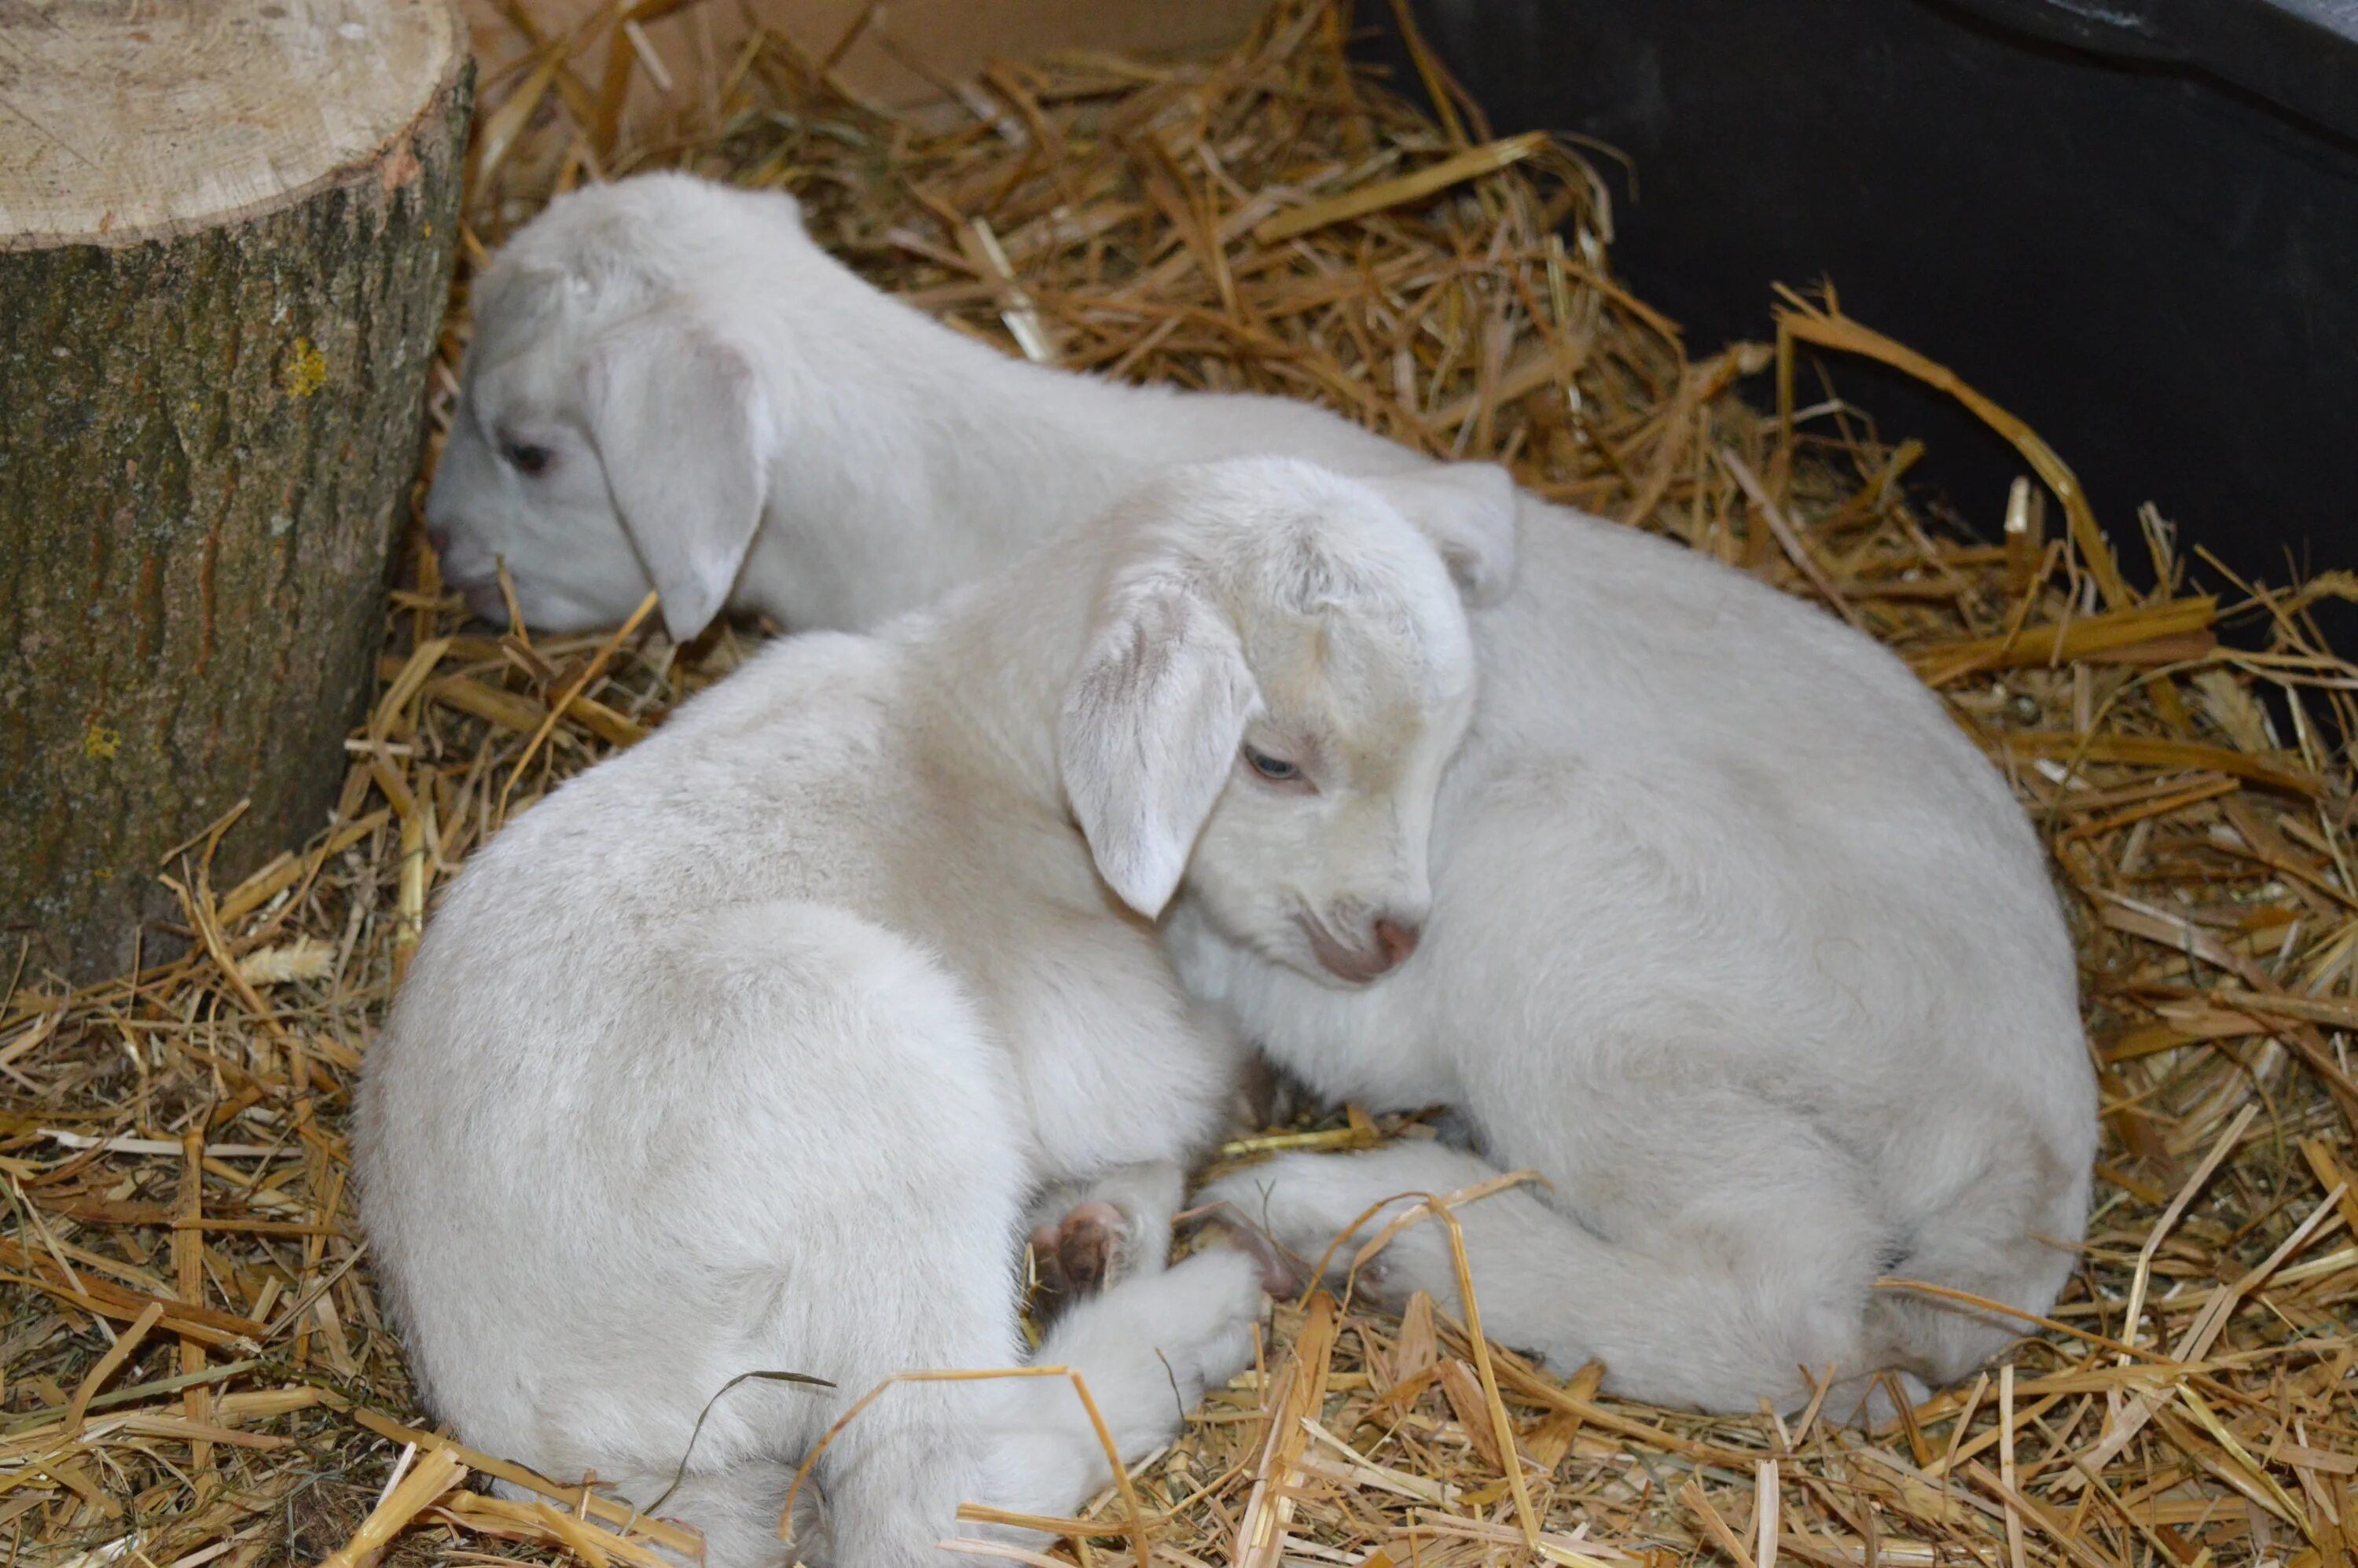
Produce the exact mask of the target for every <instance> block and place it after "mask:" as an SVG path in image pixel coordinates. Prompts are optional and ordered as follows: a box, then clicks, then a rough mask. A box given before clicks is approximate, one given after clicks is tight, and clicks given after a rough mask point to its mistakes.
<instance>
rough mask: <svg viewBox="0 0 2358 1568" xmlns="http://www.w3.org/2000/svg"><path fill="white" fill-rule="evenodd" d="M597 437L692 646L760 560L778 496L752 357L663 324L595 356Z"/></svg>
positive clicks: (672, 615) (642, 553)
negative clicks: (770, 503)
mask: <svg viewBox="0 0 2358 1568" xmlns="http://www.w3.org/2000/svg"><path fill="white" fill-rule="evenodd" d="M588 391H589V397H588V404H589V415H590V434H591V435H592V436H593V437H595V438H596V439H597V442H598V454H599V458H600V460H601V461H602V462H603V464H604V465H605V470H606V486H607V489H608V490H610V491H611V492H612V493H613V497H614V504H615V507H616V509H617V510H618V511H620V512H621V513H622V527H623V529H624V531H625V532H627V533H628V534H629V535H630V536H631V544H632V546H633V547H634V548H635V549H636V550H637V551H638V553H639V561H640V564H641V565H643V566H644V567H645V568H647V576H648V577H649V578H650V579H653V581H654V587H655V592H656V593H657V594H659V595H660V596H661V597H662V600H663V614H664V625H665V629H666V630H668V631H669V632H670V633H671V637H672V641H674V642H676V643H684V642H686V641H687V640H688V639H689V638H690V637H693V636H695V635H696V634H697V633H699V632H701V631H703V630H704V628H705V627H706V626H707V625H708V624H710V623H711V621H712V618H713V617H714V616H716V615H718V614H719V613H720V609H721V606H723V605H724V604H726V603H728V601H729V590H730V588H732V587H733V586H734V585H735V583H736V581H737V574H738V573H739V571H741V570H742V569H743V568H744V565H745V555H746V552H747V551H748V550H750V549H752V545H753V535H754V532H755V530H757V529H758V528H759V527H760V526H761V524H762V507H763V500H764V498H765V496H766V494H767V492H768V490H769V463H768V460H767V452H766V447H767V445H768V442H767V439H766V438H765V436H764V435H763V429H762V427H763V422H764V419H763V416H764V408H763V396H762V391H761V388H760V386H759V385H758V384H756V382H755V380H754V377H753V367H752V365H751V364H750V363H748V362H746V359H745V356H744V355H743V354H741V353H740V352H738V351H736V350H735V349H733V348H731V347H730V346H729V345H728V344H726V343H723V342H720V341H718V340H717V339H715V338H713V337H711V336H709V335H708V334H707V333H705V332H704V331H702V330H698V329H697V328H695V327H692V326H688V325H686V324H683V323H679V322H676V321H670V320H665V319H663V318H661V317H653V318H649V319H642V320H640V321H636V322H633V323H632V324H631V325H630V326H629V327H627V328H624V329H623V330H621V331H619V332H617V333H614V334H613V335H611V336H610V337H609V338H608V339H607V340H606V341H604V342H602V343H600V345H599V346H598V347H597V348H596V349H595V350H594V351H592V354H591V358H590V373H589V377H588Z"/></svg>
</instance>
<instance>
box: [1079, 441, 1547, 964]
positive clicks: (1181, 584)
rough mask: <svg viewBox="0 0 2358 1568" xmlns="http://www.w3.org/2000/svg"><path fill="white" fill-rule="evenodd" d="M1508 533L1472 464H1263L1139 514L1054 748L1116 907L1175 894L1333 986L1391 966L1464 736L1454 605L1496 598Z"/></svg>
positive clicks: (1421, 900) (1494, 488)
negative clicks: (1367, 467) (1385, 472)
mask: <svg viewBox="0 0 2358 1568" xmlns="http://www.w3.org/2000/svg"><path fill="white" fill-rule="evenodd" d="M1514 514H1515V503H1514V492H1513V487H1512V485H1511V483H1510V482H1509V481H1508V479H1507V477H1506V475H1505V473H1504V471H1503V470H1499V469H1497V468H1495V467H1492V466H1490V465H1487V464H1466V465H1462V466H1459V467H1454V468H1444V469H1436V470H1430V471H1426V472H1420V473H1416V474H1412V475H1407V476H1395V477H1391V478H1388V479H1384V480H1379V481H1368V482H1362V481H1353V480H1347V479H1344V478H1342V477H1341V476H1339V475H1336V474H1334V473H1331V472H1329V471H1327V470H1323V469H1319V468H1315V467H1313V466H1311V465H1309V464H1306V463H1302V462H1298V461H1293V460H1283V459H1266V460H1250V461H1239V462H1229V463H1223V464H1215V465H1206V466H1202V467H1188V468H1182V469H1177V470H1171V471H1170V472H1168V473H1167V474H1166V475H1165V476H1164V477H1163V478H1162V479H1161V480H1160V481H1156V482H1153V483H1150V484H1149V485H1148V486H1146V487H1145V488H1144V489H1142V490H1141V491H1140V492H1137V493H1136V494H1134V495H1133V496H1132V497H1131V498H1130V500H1129V502H1127V503H1125V504H1124V505H1123V506H1122V507H1121V508H1120V510H1119V512H1118V514H1117V516H1116V534H1117V536H1118V537H1120V538H1122V539H1124V540H1125V541H1126V542H1127V543H1128V544H1129V546H1130V547H1128V548H1127V549H1125V550H1124V551H1123V553H1122V554H1121V555H1120V557H1118V560H1119V563H1120V564H1119V565H1117V566H1116V567H1115V568H1113V569H1112V570H1111V571H1110V572H1109V574H1108V576H1107V579H1106V580H1105V581H1104V583H1103V584H1102V587H1101V589H1100V592H1099V596H1098V606H1097V612H1096V617H1095V620H1094V622H1093V623H1092V626H1091V630H1090V633H1089V637H1088V642H1087V648H1086V650H1085V652H1084V653H1083V654H1082V656H1081V660H1080V663H1079V665H1078V667H1077V669H1076V672H1075V675H1074V677H1073V680H1072V683H1071V686H1070V687H1069V688H1068V692H1067V695H1066V697H1065V704H1064V709H1063V713H1062V715H1061V718H1060V721H1059V725H1058V733H1057V747H1058V760H1059V763H1060V766H1061V769H1062V773H1063V776H1064V783H1065V792H1066V795H1067V797H1068V798H1069V800H1070V801H1071V803H1072V806H1073V812H1074V815H1075V816H1076V818H1077V819H1078V821H1079V823H1080V825H1081V828H1082V831H1083V832H1084V833H1085V834H1086V835H1087V838H1088V841H1089V846H1090V849H1091V850H1092V852H1093V853H1094V854H1095V856H1096V859H1097V862H1098V869H1099V871H1101V872H1102V873H1103V875H1104V877H1105V879H1106V881H1107V883H1108V884H1109V886H1110V887H1111V888H1112V889H1113V890H1114V892H1116V893H1117V894H1119V895H1120V897H1121V899H1122V900H1123V901H1124V902H1125V903H1129V904H1130V906H1131V907H1132V908H1134V909H1136V910H1138V911H1139V912H1140V913H1141V914H1146V915H1148V916H1150V917H1152V916H1154V915H1158V914H1161V913H1162V911H1163V906H1164V905H1165V904H1166V903H1169V902H1170V900H1171V898H1172V897H1173V895H1174V892H1177V891H1178V889H1179V887H1180V885H1181V882H1182V880H1183V878H1184V881H1185V883H1186V887H1187V890H1188V896H1190V897H1191V898H1193V899H1195V900H1196V901H1197V903H1198V904H1199V905H1200V907H1201V908H1202V910H1203V912H1204V914H1206V915H1207V916H1208V917H1209V918H1210V919H1211V920H1212V921H1213V922H1214V923H1215V924H1216V925H1218V926H1219V927H1220V928H1221V929H1222V930H1224V931H1226V932H1227V933H1228V934H1229V935H1231V936H1232V937H1233V938H1234V939H1235V940H1237V941H1238V942H1241V943H1243V944H1245V945H1246V946H1249V947H1251V948H1252V949H1253V950H1255V951H1257V952H1260V953H1261V954H1262V955H1264V956H1265V957H1269V958H1271V959H1274V960H1276V961H1277V962H1280V963H1282V964H1285V965H1287V966H1289V967H1291V968H1295V969H1298V970H1300V971H1302V972H1303V973H1305V974H1308V975H1312V976H1314V977H1317V978H1320V979H1325V980H1327V981H1328V982H1329V983H1335V984H1344V985H1360V984H1365V983H1366V982H1368V981H1369V980H1372V979H1376V978H1377V977H1378V976H1379V975H1381V974H1383V973H1384V972H1385V971H1387V970H1388V969H1390V968H1392V967H1393V966H1394V965H1396V964H1397V963H1399V962H1400V961H1401V959H1402V958H1404V957H1407V956H1408V954H1409V953H1410V952H1411V951H1412V949H1413V948H1414V946H1415V945H1416V941H1417V936H1418V934H1419V932H1420V931H1421V930H1422V925H1423V922H1424V918H1425V915H1426V914H1427V913H1428V911H1429V910H1430V908H1431V905H1432V899H1433V894H1432V884H1431V881H1430V879H1429V877H1428V875H1427V870H1426V860H1425V854H1426V844H1427V839H1428V838H1429V836H1430V832H1431V827H1432V822H1433V797H1434V795H1435V792H1436V791H1437V790H1438V788H1439V785H1440V779H1441V773H1442V769H1443V768H1444V765H1445V764H1446V762H1448V759H1449V757H1450V756H1451V754H1452V753H1453V752H1455V751H1456V749H1457V745H1458V742H1459V741H1461V740H1462V739H1464V736H1465V733H1466V724H1467V721H1468V720H1469V719H1470V718H1471V717H1472V713H1473V707H1474V696H1475V664H1474V649H1473V644H1472V639H1471V636H1470V634H1469V632H1468V630H1467V627H1466V618H1465V611H1464V605H1463V604H1462V603H1461V600H1465V601H1467V602H1476V601H1480V600H1485V599H1487V597H1488V596H1489V595H1491V594H1492V593H1494V592H1496V591H1498V589H1499V588H1500V587H1501V586H1502V585H1503V584H1504V583H1506V582H1507V581H1509V580H1510V579H1511V577H1512V574H1513V562H1514ZM1256 673H1258V678H1257V679H1256Z"/></svg>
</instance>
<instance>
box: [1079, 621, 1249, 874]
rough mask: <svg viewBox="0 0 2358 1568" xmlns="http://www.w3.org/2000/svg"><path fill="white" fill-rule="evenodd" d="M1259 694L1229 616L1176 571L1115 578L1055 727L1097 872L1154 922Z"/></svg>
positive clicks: (1182, 868) (1215, 796)
mask: <svg viewBox="0 0 2358 1568" xmlns="http://www.w3.org/2000/svg"><path fill="white" fill-rule="evenodd" d="M1258 708H1260V688H1259V687H1256V686H1255V685H1254V684H1253V677H1252V672H1251V671H1250V670H1249V669H1248V668H1247V667H1246V665H1245V658H1244V649H1243V648H1242V646H1241V645H1239V643H1238V641H1237V633H1236V629H1235V628H1234V627H1232V626H1230V625H1229V624H1228V619H1227V617H1225V616H1224V615H1222V614H1221V613H1220V612H1219V611H1218V610H1217V609H1216V608H1214V607H1213V606H1212V605H1211V604H1209V603H1207V602H1206V600H1205V599H1204V598H1203V596H1202V595H1200V594H1198V593H1196V592H1195V591H1194V590H1193V589H1190V588H1189V587H1188V586H1187V585H1186V584H1185V583H1184V582H1183V581H1181V580H1180V579H1178V578H1176V577H1175V576H1157V577H1153V578H1151V579H1146V580H1144V581H1132V582H1129V583H1120V584H1117V585H1115V587H1114V589H1112V591H1111V592H1110V593H1109V595H1108V597H1107V601H1106V604H1105V608H1104V610H1103V611H1102V612H1101V613H1100V614H1099V616H1098V621H1097V623H1096V625H1095V626H1093V627H1092V628H1091V629H1090V633H1089V643H1088V646H1087V649H1086V650H1085V651H1084V652H1083V653H1082V654H1081V660H1080V664H1079V665H1077V666H1076V668H1075V670H1074V672H1073V682H1072V685H1071V687H1069V688H1068V689H1067V691H1066V693H1065V708H1064V712H1063V714H1062V715H1061V716H1060V718H1059V721H1058V723H1057V729H1056V751H1057V762H1058V765H1059V767H1060V768H1061V770H1062V772H1063V773H1064V780H1065V795H1066V797H1067V798H1069V799H1070V800H1071V802H1072V806H1073V815H1074V816H1075V817H1076V819H1077V820H1078V821H1079V822H1080V825H1081V832H1082V834H1083V836H1084V837H1086V838H1087V839H1088V841H1089V851H1090V853H1091V854H1092V855H1094V856H1095V857H1096V859H1097V863H1098V873H1099V874H1100V875H1102V876H1103V877H1104V878H1105V880H1106V885H1107V886H1109V887H1110V888H1112V889H1113V891H1114V892H1116V893H1118V894H1119V895H1120V898H1121V901H1122V903H1126V904H1128V905H1130V908H1132V909H1134V910H1136V911H1138V913H1139V914H1142V915H1145V916H1146V917H1147V918H1148V919H1150V920H1152V919H1153V918H1155V917H1156V916H1157V915H1160V914H1162V913H1163V905H1165V904H1167V903H1170V902H1171V895H1172V894H1173V893H1174V892H1177V891H1178V889H1179V879H1180V878H1181V877H1182V876H1183V875H1184V873H1185V872H1186V870H1187V858H1188V856H1189V855H1190V854H1191V853H1193V852H1194V849H1195V835H1196V834H1197V833H1198V832H1200V831H1202V829H1203V826H1204V819H1205V818H1206V816H1210V815H1211V810H1212V803H1213V802H1214V801H1216V800H1217V799H1218V798H1219V795H1220V790H1221V788H1222V787H1223V786H1224V785H1225V784H1227V783H1228V771H1229V769H1230V768H1231V767H1233V766H1234V765H1235V762H1236V755H1237V747H1238V745H1239V744H1240V743H1242V741H1243V740H1244V733H1245V724H1246V721H1247V720H1249V719H1251V717H1252V716H1253V713H1254V711H1255V710H1256V709H1258Z"/></svg>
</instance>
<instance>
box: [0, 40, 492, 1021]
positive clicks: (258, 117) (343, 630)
mask: <svg viewBox="0 0 2358 1568" xmlns="http://www.w3.org/2000/svg"><path fill="white" fill-rule="evenodd" d="M471 80H472V76H471V65H470V63H469V59H468V51H467V49H466V45H465V38H464V34H463V32H462V30H461V27H460V22H459V19H458V16H457V14H456V12H455V9H454V8H453V6H452V5H451V4H450V0H205V3H204V4H202V5H124V4H121V3H119V0H14V3H12V4H8V5H0V931H5V938H0V949H4V950H0V984H5V975H6V973H7V972H8V971H10V970H12V969H13V968H15V967H16V957H17V954H16V948H17V946H18V938H19V937H20V936H27V935H28V936H30V937H31V939H32V943H33V946H32V948H31V953H30V958H31V963H32V968H33V969H34V971H36V972H38V970H39V969H41V968H49V967H54V968H61V969H64V970H66V971H67V972H69V973H70V974H72V975H74V976H76V977H78V978H90V977H94V976H98V975H102V974H106V973H111V972H114V970H115V969H117V968H120V967H121V966H122V965H124V963H126V962H127V961H128V960H129V959H130V957H131V956H132V953H133V950H134V943H135V937H136V936H137V934H138V933H139V931H140V929H141V926H142V924H143V922H146V921H149V920H152V919H154V918H155V917H157V916H166V917H172V918H177V915H178V912H177V909H176V908H175V905H174V902H173V900H172V898H171V895H170V894H169V893H168V892H166V891H165V890H163V889H161V888H160V887H159V886H158V885H157V881H156V873H157V871H158V870H159V869H160V863H161V860H162V859H163V857H164V856H165V855H166V854H167V853H168V851H169V850H170V849H172V848H173V847H174V846H175V845H177V844H179V843H180V842H182V841H183V840H185V839H188V838H190V837H191V836H193V835H200V834H202V833H203V832H204V831H205V829H206V828H207V827H208V826H209V825H210V824H211V823H213V822H215V821H217V820H218V819H220V818H221V817H222V816H224V815H225V814H227V813H229V812H230V811H232V810H233V809H234V808H235V807H236V806H237V805H238V803H240V802H241V801H243V802H246V803H247V810H246V812H245V814H244V816H243V818H242V820H241V821H240V822H239V823H238V825H237V826H236V827H235V828H234V829H233V831H232V832H231V833H230V835H229V836H228V838H226V839H225V840H224V841H223V844H222V852H221V860H220V861H219V863H218V864H217V865H216V866H215V874H216V876H217V877H233V876H235V875H236V874H238V873H239V872H240V871H243V869H245V868H246V867H248V866H251V865H252V864H254V863H256V862H257V861H258V860H261V859H263V858H265V857H266V856H268V855H269V854H271V853H273V852H275V851H276V850H278V849H282V848H285V847H287V846H288V845H290V844H292V843H295V842H298V841H299V840H301V839H302V838H306V837H307V836H308V835H310V834H311V833H313V832H315V831H317V830H318V829H319V828H320V827H323V826H325V822H326V816H327V813H328V811H329V809H330V806H331V804H332V802H333V800H334V797H335V795H336V791H337V786H338V784H339V782H340V781H341V778H342V777H343V774H344V770H345V757H344V754H343V745H342V741H343V738H344V736H345V734H346V732H347V730H349V729H350V727H351V726H352V723H353V722H354V721H355V720H356V719H357V718H358V716H359V714H360V712H361V708H362V704H363V702H364V701H365V699H366V697H367V694H368V690H369V683H370V676H371V672H372V671H373V668H374V665H375V655H376V653H377V649H378V646H379V643H380V642H381V639H382V635H383V630H384V579H385V567H386V555H387V551H388V549H389V546H390V542H391V539H392V536H393V534H394V529H395V522H396V520H397V519H398V518H400V517H401V516H403V515H404V514H405V509H406V506H407V504H408V496H409V492H410V490H411V488H412V485H413V482H414V480H415V476H416V468H417V456H418V449H419V437H420V434H421V432H422V429H423V421H422V416H421V409H422V406H423V392H424V388H425V384H426V376H427V371H428V368H429V366H430V365H431V362H432V359H433V354H434V349H435V342H436V337H437V333H438V330H439V326H440V322H441V319H442V315H443V309H444V306H445V303H446V297H447V293H448V287H449V273H450V263H451V256H452V254H453V242H454V241H455V240H456V238H457V234H458V218H459V195H460V173H461V165H462V163H463V161H464V156H465V150H466V147H465V138H466V121H467V110H468V102H469V95H470V90H471ZM158 946H159V945H158V943H157V939H156V937H155V936H154V935H152V934H151V935H150V937H149V944H148V947H147V951H148V952H149V953H150V954H151V955H153V954H155V953H156V952H157V951H158Z"/></svg>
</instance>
